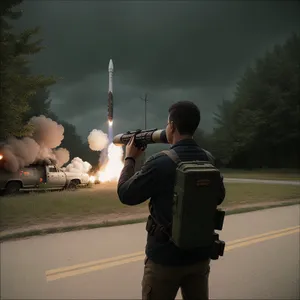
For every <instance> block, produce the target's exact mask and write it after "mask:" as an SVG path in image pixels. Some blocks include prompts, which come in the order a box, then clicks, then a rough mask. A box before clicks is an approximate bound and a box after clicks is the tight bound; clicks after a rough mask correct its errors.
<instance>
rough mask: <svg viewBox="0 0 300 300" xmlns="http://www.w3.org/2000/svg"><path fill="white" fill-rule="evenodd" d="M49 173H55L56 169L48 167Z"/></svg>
mask: <svg viewBox="0 0 300 300" xmlns="http://www.w3.org/2000/svg"><path fill="white" fill-rule="evenodd" d="M49 172H57V170H56V168H54V167H50V168H49Z"/></svg>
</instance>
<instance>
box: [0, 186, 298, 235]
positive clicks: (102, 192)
mask: <svg viewBox="0 0 300 300" xmlns="http://www.w3.org/2000/svg"><path fill="white" fill-rule="evenodd" d="M226 190H227V195H226V198H225V201H224V203H223V204H222V206H221V207H222V208H225V209H228V210H232V209H235V210H237V211H239V212H240V211H245V209H246V211H249V209H250V208H249V207H248V208H245V207H244V206H249V205H250V206H252V207H255V206H256V207H257V206H259V209H261V204H262V203H263V204H265V203H266V206H267V207H269V205H273V206H274V203H276V205H277V204H278V205H282V204H288V203H289V202H286V203H285V201H289V200H294V199H300V188H299V186H292V185H271V184H261V183H226ZM282 202H283V203H282ZM256 209H257V208H256ZM146 213H147V202H146V203H143V204H141V205H138V206H135V207H128V206H125V205H123V204H122V203H120V201H119V200H118V197H117V193H116V189H115V186H112V185H107V186H106V185H98V186H94V187H93V188H91V189H83V190H78V191H75V192H71V191H63V192H50V193H42V194H27V195H18V196H12V197H1V198H0V217H1V231H2V233H3V234H4V233H6V232H9V231H10V232H11V231H13V230H15V231H19V233H18V234H21V235H22V233H20V232H23V231H25V230H26V228H27V229H28V230H29V229H30V228H33V227H35V229H34V230H31V232H32V234H29V236H30V235H36V234H44V233H53V232H65V231H70V230H75V229H76V230H79V229H87V228H96V227H103V226H112V225H113V224H116V225H121V224H129V223H136V222H140V221H143V220H145V219H144V218H140V216H141V214H143V215H145V214H146ZM124 217H126V218H124ZM110 220H114V221H113V222H111V221H110ZM82 221H84V223H85V224H82ZM87 224H88V225H87ZM41 228H43V229H41ZM29 231H30V230H29ZM3 234H2V237H1V238H0V239H1V240H3ZM15 234H17V233H15ZM26 234H28V233H26Z"/></svg>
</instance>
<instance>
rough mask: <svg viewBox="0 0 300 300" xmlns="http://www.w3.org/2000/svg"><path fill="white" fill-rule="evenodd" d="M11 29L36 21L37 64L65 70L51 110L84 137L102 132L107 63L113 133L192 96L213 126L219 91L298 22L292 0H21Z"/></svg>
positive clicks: (153, 121)
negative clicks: (111, 77)
mask: <svg viewBox="0 0 300 300" xmlns="http://www.w3.org/2000/svg"><path fill="white" fill-rule="evenodd" d="M22 7H23V9H24V15H23V17H22V19H21V20H20V21H19V23H18V28H22V29H25V28H28V27H33V26H36V25H40V26H41V29H42V31H41V33H42V37H43V39H44V42H43V45H45V46H46V47H47V48H46V49H45V50H43V51H42V53H41V54H39V55H37V56H36V58H35V59H34V62H33V70H34V72H39V73H42V74H47V75H55V76H61V77H63V80H61V81H60V82H59V84H56V85H55V86H53V87H52V88H51V98H52V99H53V105H52V109H53V110H54V112H55V113H57V115H58V116H59V117H60V118H62V119H64V120H66V121H69V122H71V123H73V124H74V125H75V126H76V127H77V130H78V132H79V133H80V134H81V136H82V137H83V138H84V139H86V138H87V135H88V133H89V132H90V131H91V130H92V129H94V128H98V129H102V130H103V131H105V132H107V129H106V128H107V127H106V123H105V122H106V118H107V88H108V74H107V67H108V62H109V59H110V58H112V59H113V61H114V66H115V74H114V101H115V106H114V117H115V118H114V133H115V134H116V133H118V132H122V131H126V130H132V129H136V128H139V127H143V126H144V116H143V112H144V106H143V105H144V104H143V102H142V101H141V100H140V99H139V97H141V96H143V95H144V93H146V92H147V93H149V105H148V107H149V109H148V128H150V127H151V128H152V127H158V128H160V127H164V126H165V125H166V121H167V109H168V106H169V105H170V104H171V103H172V102H174V101H178V100H192V101H194V102H196V103H197V104H198V105H199V107H200V109H201V113H202V121H201V124H200V127H201V128H203V129H204V130H210V129H211V128H212V126H213V119H212V113H213V112H214V111H215V109H216V105H217V104H218V103H220V102H221V101H222V97H225V98H227V99H231V98H232V93H233V92H234V89H235V84H236V81H237V80H238V78H239V76H241V75H242V73H243V72H244V70H245V68H246V67H247V66H248V65H249V64H251V63H253V61H254V59H255V58H257V57H259V56H261V55H263V54H264V52H265V51H266V50H270V49H271V48H272V47H273V45H274V44H276V43H282V42H283V41H285V39H286V38H287V37H289V36H290V35H291V33H292V32H299V29H300V18H299V14H300V3H299V1H291V2H289V1H265V2H260V1H249V2H248V1H232V2H230V1H228V2H227V1H220V2H219V1H191V2H187V1H185V2H180V1H177V2H176V1H174V2H168V1H161V2H160V1H152V2H151V3H150V2H142V1H130V2H127V1H110V2H105V1H77V0H73V1H70V0H69V1H62V0H59V1H54V0H52V1H46V0H38V1H33V0H30V1H25V2H24V4H23V5H22Z"/></svg>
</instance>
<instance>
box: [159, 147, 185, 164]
mask: <svg viewBox="0 0 300 300" xmlns="http://www.w3.org/2000/svg"><path fill="white" fill-rule="evenodd" d="M162 153H165V154H166V155H168V156H169V157H170V158H171V159H172V160H173V161H174V163H175V164H176V165H178V164H179V163H180V162H181V160H180V158H179V156H178V155H177V153H176V151H175V150H174V149H171V150H163V151H162Z"/></svg>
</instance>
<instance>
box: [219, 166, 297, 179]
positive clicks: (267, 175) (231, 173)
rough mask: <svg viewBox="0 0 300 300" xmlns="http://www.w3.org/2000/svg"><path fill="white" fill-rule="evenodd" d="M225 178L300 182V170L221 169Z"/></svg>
mask: <svg viewBox="0 0 300 300" xmlns="http://www.w3.org/2000/svg"><path fill="white" fill-rule="evenodd" d="M221 172H222V174H223V175H224V177H225V178H248V179H266V180H292V181H294V180H295V181H297V180H298V181H299V180H300V170H289V169H287V170H285V169H282V170H277V169H274V170H268V169H259V170H258V169H256V170H251V171H250V170H249V171H248V170H236V169H221Z"/></svg>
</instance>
